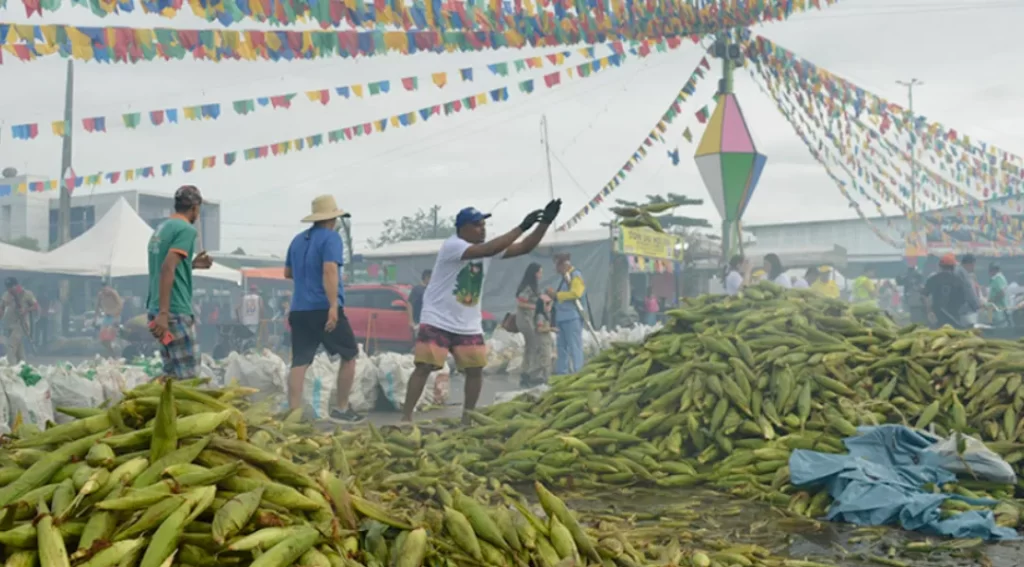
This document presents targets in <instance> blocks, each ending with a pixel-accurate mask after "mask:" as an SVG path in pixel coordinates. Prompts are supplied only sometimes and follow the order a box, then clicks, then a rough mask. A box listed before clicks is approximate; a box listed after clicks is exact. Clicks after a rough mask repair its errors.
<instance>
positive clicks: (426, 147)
mask: <svg viewBox="0 0 1024 567" xmlns="http://www.w3.org/2000/svg"><path fill="white" fill-rule="evenodd" d="M668 62H670V60H669V59H667V58H666V59H665V62H663V63H660V64H659V65H657V66H655V67H653V68H658V67H660V66H663V65H665V64H666V63H668ZM621 68H622V67H614V68H612V69H609V71H613V72H611V73H608V74H607V75H606V76H608V77H615V76H616V74H615V73H614V71H615V70H620V69H621ZM596 81H600V79H597V80H596ZM577 84H582V83H577ZM610 84H612V82H611V81H606V82H604V83H599V82H595V83H594V86H593V87H592V88H588V89H586V90H582V91H580V92H577V93H571V92H570V91H568V90H548V91H545V92H541V93H540V94H538V95H536V96H531V97H528V98H526V99H524V101H525V102H523V105H520V106H516V105H512V106H506V107H504V108H503V109H501V110H497V111H495V112H493V113H492V114H491V115H490V116H483V117H481V118H480V119H479V120H475V121H473V122H468V123H466V124H457V125H455V126H453V127H451V128H448V129H447V130H444V131H441V132H437V133H436V134H434V135H428V136H425V137H424V138H423V139H420V140H416V141H413V142H409V143H406V144H402V145H399V146H395V147H393V148H391V149H388V150H384V151H382V152H379V153H377V154H374V155H371V156H369V157H366V158H359V159H357V160H353V161H349V162H346V163H343V164H340V165H338V166H336V167H334V168H332V169H331V170H329V171H328V172H326V173H323V174H317V175H312V176H309V177H306V178H301V179H298V180H293V181H292V182H291V183H289V185H288V186H278V187H272V188H268V189H267V190H265V191H260V192H257V193H255V194H249V195H246V196H245V197H241V198H239V200H243V199H244V200H245V201H246V203H253V202H255V201H256V200H257V199H256V198H257V197H261V196H263V195H266V194H268V193H271V192H273V191H277V190H280V189H285V188H288V187H291V188H294V187H295V185H299V184H302V183H307V182H311V181H319V180H321V179H326V178H329V177H333V176H335V175H336V174H337V172H338V171H340V170H342V169H346V168H349V167H352V166H354V165H360V166H364V165H365V164H367V163H371V162H374V161H377V160H379V159H381V158H383V157H386V156H390V155H393V154H395V153H396V152H402V151H403V150H405V149H406V148H409V147H412V146H416V147H417V148H419V149H417V150H413V151H408V152H404V153H403V154H402V157H404V158H408V157H409V156H413V155H418V154H421V153H423V152H427V151H431V150H434V149H435V147H434V146H436V145H438V144H441V143H443V142H447V141H450V140H451V139H454V138H452V137H451V136H447V137H445V138H443V139H440V140H437V141H436V142H434V143H432V144H426V143H425V142H426V141H428V140H433V139H434V138H436V137H439V136H444V135H446V134H452V133H453V132H455V133H456V134H458V136H459V137H466V136H467V135H472V134H474V133H480V132H484V131H486V130H489V129H492V128H494V127H495V126H497V125H499V124H504V123H507V122H509V121H511V120H516V119H519V118H521V116H522V115H523V114H524V112H522V111H523V110H530V111H532V110H533V107H530V106H525V105H530V104H534V106H536V103H537V102H548V107H551V106H558V105H560V104H564V103H566V102H570V101H572V100H575V99H577V98H579V97H581V96H583V95H587V94H590V93H591V92H593V91H595V90H598V89H601V88H604V87H606V86H608V85H610ZM558 94H569V96H566V97H563V98H562V99H561V100H555V101H548V98H549V97H551V96H552V95H558ZM513 111H515V112H517V113H516V114H513V115H512V116H510V117H508V118H506V119H504V120H500V121H497V122H491V123H484V121H485V120H487V119H488V118H493V117H496V116H501V115H504V114H508V113H509V112H513ZM479 124H484V125H483V127H482V128H476V129H474V130H471V131H470V134H464V133H462V131H461V130H460V128H462V127H465V126H474V125H479ZM456 131H458V132H456ZM246 203H240V205H245V204H246Z"/></svg>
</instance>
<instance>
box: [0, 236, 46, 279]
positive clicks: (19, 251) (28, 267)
mask: <svg viewBox="0 0 1024 567" xmlns="http://www.w3.org/2000/svg"><path fill="white" fill-rule="evenodd" d="M42 259H43V254H42V253H41V252H36V251H34V250H25V249H24V248H18V247H17V246H12V245H10V244H4V243H3V242H0V270H12V271H20V272H31V271H34V270H36V269H38V266H39V264H40V263H41V262H42Z"/></svg>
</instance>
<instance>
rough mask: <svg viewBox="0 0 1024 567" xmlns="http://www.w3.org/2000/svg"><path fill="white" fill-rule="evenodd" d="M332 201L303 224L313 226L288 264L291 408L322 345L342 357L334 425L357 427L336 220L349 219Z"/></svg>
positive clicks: (318, 203)
mask: <svg viewBox="0 0 1024 567" xmlns="http://www.w3.org/2000/svg"><path fill="white" fill-rule="evenodd" d="M348 216H349V215H348V213H346V212H345V211H343V210H341V209H339V208H338V205H337V203H335V201H334V197H332V196H330V195H321V196H319V197H317V198H316V199H313V206H312V213H311V214H310V215H309V216H307V217H305V218H304V219H302V222H311V223H313V226H311V227H310V228H309V229H308V230H304V231H302V232H301V233H299V234H298V235H296V236H295V238H294V239H293V240H292V243H291V245H290V246H289V247H288V256H287V259H286V260H285V265H284V266H285V267H284V275H285V277H286V278H289V279H291V280H292V281H293V282H294V292H293V293H292V303H291V312H290V313H289V314H288V324H289V325H291V328H292V370H291V373H290V374H289V375H288V407H289V409H292V410H294V409H296V408H300V407H302V385H303V382H304V381H305V378H306V370H307V369H308V368H309V365H310V364H311V363H312V362H313V358H314V357H315V356H316V351H317V349H318V348H320V345H323V346H324V350H326V351H327V354H329V355H331V356H335V355H337V356H340V357H341V366H340V367H339V368H338V383H337V388H336V391H337V400H336V406H335V407H334V408H333V409H331V413H330V417H331V419H334V420H338V421H344V422H348V423H357V422H360V421H362V420H363V417H362V416H360V415H359V414H357V413H356V412H354V411H352V408H350V407H349V403H348V397H349V393H350V392H351V391H352V382H353V381H354V380H355V374H356V355H357V354H359V348H358V347H357V346H356V338H355V335H353V334H352V326H351V325H349V322H348V319H347V318H346V317H345V310H344V305H345V290H344V288H343V287H342V281H341V268H342V266H343V265H344V263H345V252H344V247H343V245H342V242H341V236H340V235H339V234H338V232H337V231H336V230H335V227H336V226H337V223H338V219H339V218H343V217H348Z"/></svg>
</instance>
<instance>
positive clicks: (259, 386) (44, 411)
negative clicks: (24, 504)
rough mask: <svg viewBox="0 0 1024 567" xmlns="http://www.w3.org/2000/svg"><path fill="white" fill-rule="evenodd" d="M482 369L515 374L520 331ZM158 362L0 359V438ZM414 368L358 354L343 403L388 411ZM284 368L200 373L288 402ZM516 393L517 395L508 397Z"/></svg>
mask: <svg viewBox="0 0 1024 567" xmlns="http://www.w3.org/2000/svg"><path fill="white" fill-rule="evenodd" d="M660 328H661V326H660V325H656V326H654V327H648V326H644V325H637V326H635V327H628V328H617V329H612V330H607V329H601V330H599V331H597V340H596V341H595V340H594V338H593V337H592V336H591V335H590V333H588V332H584V338H583V340H584V350H585V351H586V353H587V356H588V357H589V356H592V355H593V354H596V352H597V351H599V350H600V349H602V348H606V347H607V346H608V345H609V344H610V343H612V342H641V341H643V339H644V338H645V337H646V336H647V335H648V334H650V333H652V332H654V331H656V330H658V329H660ZM487 347H488V365H487V367H486V368H485V369H484V372H485V373H492V374H493V373H508V374H516V373H518V372H519V368H521V366H522V358H523V350H524V348H523V347H524V342H523V336H522V335H520V334H518V333H517V334H512V333H509V332H507V331H505V330H504V329H501V328H498V329H497V330H495V332H494V334H493V336H492V337H491V338H490V339H488V341H487ZM338 364H339V362H338V361H331V360H330V359H329V358H328V357H327V356H326V355H325V354H323V353H321V354H319V355H318V356H317V357H316V358H315V359H314V361H313V363H312V364H311V365H310V367H309V370H308V371H307V373H306V379H305V382H304V384H303V393H302V396H303V401H304V403H305V404H306V405H307V406H308V407H309V408H311V409H312V413H313V414H314V416H315V417H317V418H319V419H323V418H326V417H327V416H328V411H329V409H330V408H331V407H333V406H334V398H335V389H336V386H337V376H338ZM160 367H161V363H160V359H159V358H158V357H153V358H148V359H145V360H144V361H143V362H142V363H141V364H126V363H125V361H124V360H121V359H104V358H98V357H97V358H96V359H93V360H90V361H87V362H85V363H82V364H79V365H71V364H67V363H64V364H60V365H54V366H39V367H31V368H30V369H29V371H27V373H26V376H29V379H28V380H26V379H25V378H23V377H22V372H25V371H23V370H22V365H17V366H10V365H8V364H7V362H6V360H4V359H0V434H3V433H9V432H10V425H11V424H12V423H13V422H14V420H15V418H16V416H17V415H18V414H19V413H20V414H21V418H22V420H23V421H25V422H27V423H32V424H34V425H36V426H38V427H44V426H45V424H46V423H47V422H48V421H49V422H52V421H56V422H58V423H63V422H66V421H68V420H69V419H70V418H68V416H65V415H63V414H60V413H58V412H56V411H55V409H54V408H56V407H78V408H85V407H99V406H101V405H103V404H104V403H112V402H117V401H119V400H120V399H121V398H122V397H123V396H124V392H127V391H129V390H132V389H134V388H135V387H137V386H139V385H140V384H145V383H147V382H149V381H150V380H152V379H153V378H154V377H156V376H159V375H160ZM414 368H415V364H414V362H413V356H412V355H411V354H399V353H392V352H385V353H378V354H374V355H373V356H367V355H366V354H365V353H363V352H362V351H360V353H359V356H358V357H357V358H356V373H355V380H354V383H353V385H352V393H351V395H350V396H349V403H350V405H351V407H352V409H354V410H356V411H358V412H367V411H371V410H373V409H374V408H375V407H376V405H377V400H378V397H379V396H380V395H383V396H384V398H385V399H386V400H387V401H388V403H389V405H391V406H392V407H393V408H394V409H395V410H400V409H401V408H402V405H403V404H404V403H405V394H406V391H407V390H408V387H409V377H410V376H411V375H412V371H413V369H414ZM288 372H289V367H288V364H287V363H286V362H285V361H284V360H283V359H281V357H279V356H277V355H276V354H274V353H273V352H271V351H270V350H268V349H264V350H262V351H259V352H249V353H245V354H240V353H236V352H233V353H231V354H230V355H229V356H228V357H227V359H226V360H224V361H223V362H220V363H217V362H215V361H213V359H211V358H210V357H208V356H205V355H204V356H203V359H202V362H201V370H200V374H201V376H202V377H203V378H208V379H210V381H211V382H212V384H213V385H215V386H222V385H227V384H232V383H235V384H239V385H241V386H246V387H250V388H253V389H255V390H257V391H258V393H257V394H256V398H257V399H263V398H266V397H275V398H277V399H280V402H281V403H282V404H285V403H286V402H287V392H288ZM449 393H450V367H449V366H448V365H447V364H446V365H445V367H444V368H442V369H441V370H438V371H436V372H433V373H431V374H430V376H429V378H428V379H427V384H426V387H425V388H424V390H423V396H422V397H421V398H420V400H419V402H418V403H417V405H416V409H417V410H423V409H424V408H426V407H427V406H438V405H446V404H447V403H448V398H449ZM510 394H511V395H518V393H510Z"/></svg>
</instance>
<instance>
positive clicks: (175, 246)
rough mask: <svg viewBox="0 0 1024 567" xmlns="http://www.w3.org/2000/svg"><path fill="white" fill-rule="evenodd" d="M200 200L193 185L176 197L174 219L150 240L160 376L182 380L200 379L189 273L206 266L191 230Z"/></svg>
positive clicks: (151, 307) (152, 323) (152, 319)
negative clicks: (196, 251)
mask: <svg viewBox="0 0 1024 567" xmlns="http://www.w3.org/2000/svg"><path fill="white" fill-rule="evenodd" d="M202 204H203V197H202V195H201V194H200V193H199V189H196V188H195V187H194V186H192V185H183V186H182V187H180V188H179V189H178V190H177V191H176V192H175V193H174V214H173V215H171V218H169V219H167V220H166V221H164V222H163V223H162V224H161V225H160V226H158V227H157V229H156V231H155V232H153V236H152V237H151V238H150V240H149V297H148V299H146V310H147V312H148V314H149V315H148V320H149V330H150V332H151V333H152V334H153V337H155V338H156V339H157V340H158V341H160V357H161V358H162V359H163V362H164V374H165V375H166V376H168V377H173V378H177V379H180V380H183V379H187V378H195V377H197V376H199V360H200V359H199V343H198V342H197V341H196V321H195V317H194V315H193V313H192V270H193V269H198V270H203V269H207V268H209V267H210V265H211V264H213V261H212V260H211V259H210V257H209V256H207V255H206V252H205V251H201V252H199V254H196V255H195V257H193V252H194V250H195V244H196V235H197V234H198V233H197V231H196V228H195V226H193V225H194V224H195V222H196V220H197V219H199V209H200V207H201V206H202Z"/></svg>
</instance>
